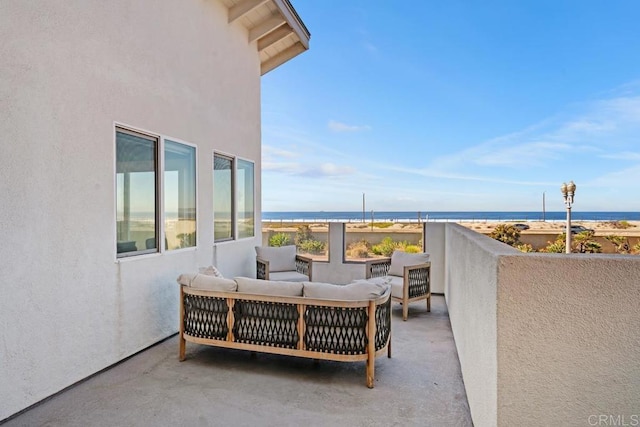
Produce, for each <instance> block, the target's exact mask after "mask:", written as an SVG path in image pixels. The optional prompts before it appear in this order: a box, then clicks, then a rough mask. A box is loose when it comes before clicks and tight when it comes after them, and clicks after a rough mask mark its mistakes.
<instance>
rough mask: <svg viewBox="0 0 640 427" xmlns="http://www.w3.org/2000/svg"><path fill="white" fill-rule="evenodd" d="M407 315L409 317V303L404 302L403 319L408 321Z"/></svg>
mask: <svg viewBox="0 0 640 427" xmlns="http://www.w3.org/2000/svg"><path fill="white" fill-rule="evenodd" d="M407 317H409V304H408V303H404V304H402V320H405V321H406V320H407Z"/></svg>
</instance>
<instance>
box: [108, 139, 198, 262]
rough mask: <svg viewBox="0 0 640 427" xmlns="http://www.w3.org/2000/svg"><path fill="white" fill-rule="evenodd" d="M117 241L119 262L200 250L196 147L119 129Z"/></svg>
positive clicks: (117, 141)
mask: <svg viewBox="0 0 640 427" xmlns="http://www.w3.org/2000/svg"><path fill="white" fill-rule="evenodd" d="M163 168H164V174H161V173H160V172H159V171H161V170H162V169H163ZM160 178H162V179H160ZM161 195H162V197H161ZM159 236H164V237H163V238H160V237H159ZM116 238H117V249H116V254H117V256H118V257H119V258H120V257H126V256H131V255H139V254H146V253H154V252H161V251H165V250H173V249H180V248H188V247H194V246H196V149H195V147H192V146H189V145H186V144H183V143H179V142H175V141H171V140H168V139H164V138H161V137H160V136H154V135H149V134H146V133H143V132H137V131H133V130H130V129H125V128H122V127H116Z"/></svg>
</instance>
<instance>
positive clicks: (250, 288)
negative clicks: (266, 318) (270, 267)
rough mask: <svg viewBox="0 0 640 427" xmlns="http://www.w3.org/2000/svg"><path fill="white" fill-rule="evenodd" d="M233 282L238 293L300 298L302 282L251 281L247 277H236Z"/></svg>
mask: <svg viewBox="0 0 640 427" xmlns="http://www.w3.org/2000/svg"><path fill="white" fill-rule="evenodd" d="M294 247H295V246H294ZM235 280H236V282H238V292H244V293H247V294H258V295H280V296H285V297H301V296H302V282H278V281H275V280H259V279H251V278H249V277H236V278H235Z"/></svg>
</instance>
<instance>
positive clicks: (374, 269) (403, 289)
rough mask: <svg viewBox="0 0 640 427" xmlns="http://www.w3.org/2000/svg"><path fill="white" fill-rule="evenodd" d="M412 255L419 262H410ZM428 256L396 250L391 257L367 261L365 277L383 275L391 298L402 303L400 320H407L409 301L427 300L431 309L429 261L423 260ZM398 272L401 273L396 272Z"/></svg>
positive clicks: (428, 309)
mask: <svg viewBox="0 0 640 427" xmlns="http://www.w3.org/2000/svg"><path fill="white" fill-rule="evenodd" d="M412 256H415V257H414V259H415V260H416V261H418V262H419V263H416V264H411V262H412V261H411V258H412ZM428 257H429V256H428V255H427V254H405V253H398V251H396V252H394V253H393V255H392V257H391V258H381V259H377V260H372V261H368V262H367V267H366V268H367V271H366V277H367V279H372V278H375V277H381V278H382V277H384V278H385V280H386V281H387V282H388V283H390V284H391V299H393V300H394V301H397V302H400V303H402V320H407V317H408V315H409V303H411V302H414V301H418V300H427V311H431V262H429V261H426V262H424V260H425V259H428ZM421 261H422V262H421ZM392 263H393V264H395V265H394V266H393V268H392ZM399 272H401V274H402V275H399V274H397V273H399ZM391 273H393V274H391Z"/></svg>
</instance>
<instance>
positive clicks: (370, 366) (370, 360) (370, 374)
mask: <svg viewBox="0 0 640 427" xmlns="http://www.w3.org/2000/svg"><path fill="white" fill-rule="evenodd" d="M375 359H376V356H375V354H371V353H369V356H368V357H367V387H369V388H373V382H374V379H375V370H376V365H375V363H376V361H375Z"/></svg>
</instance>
